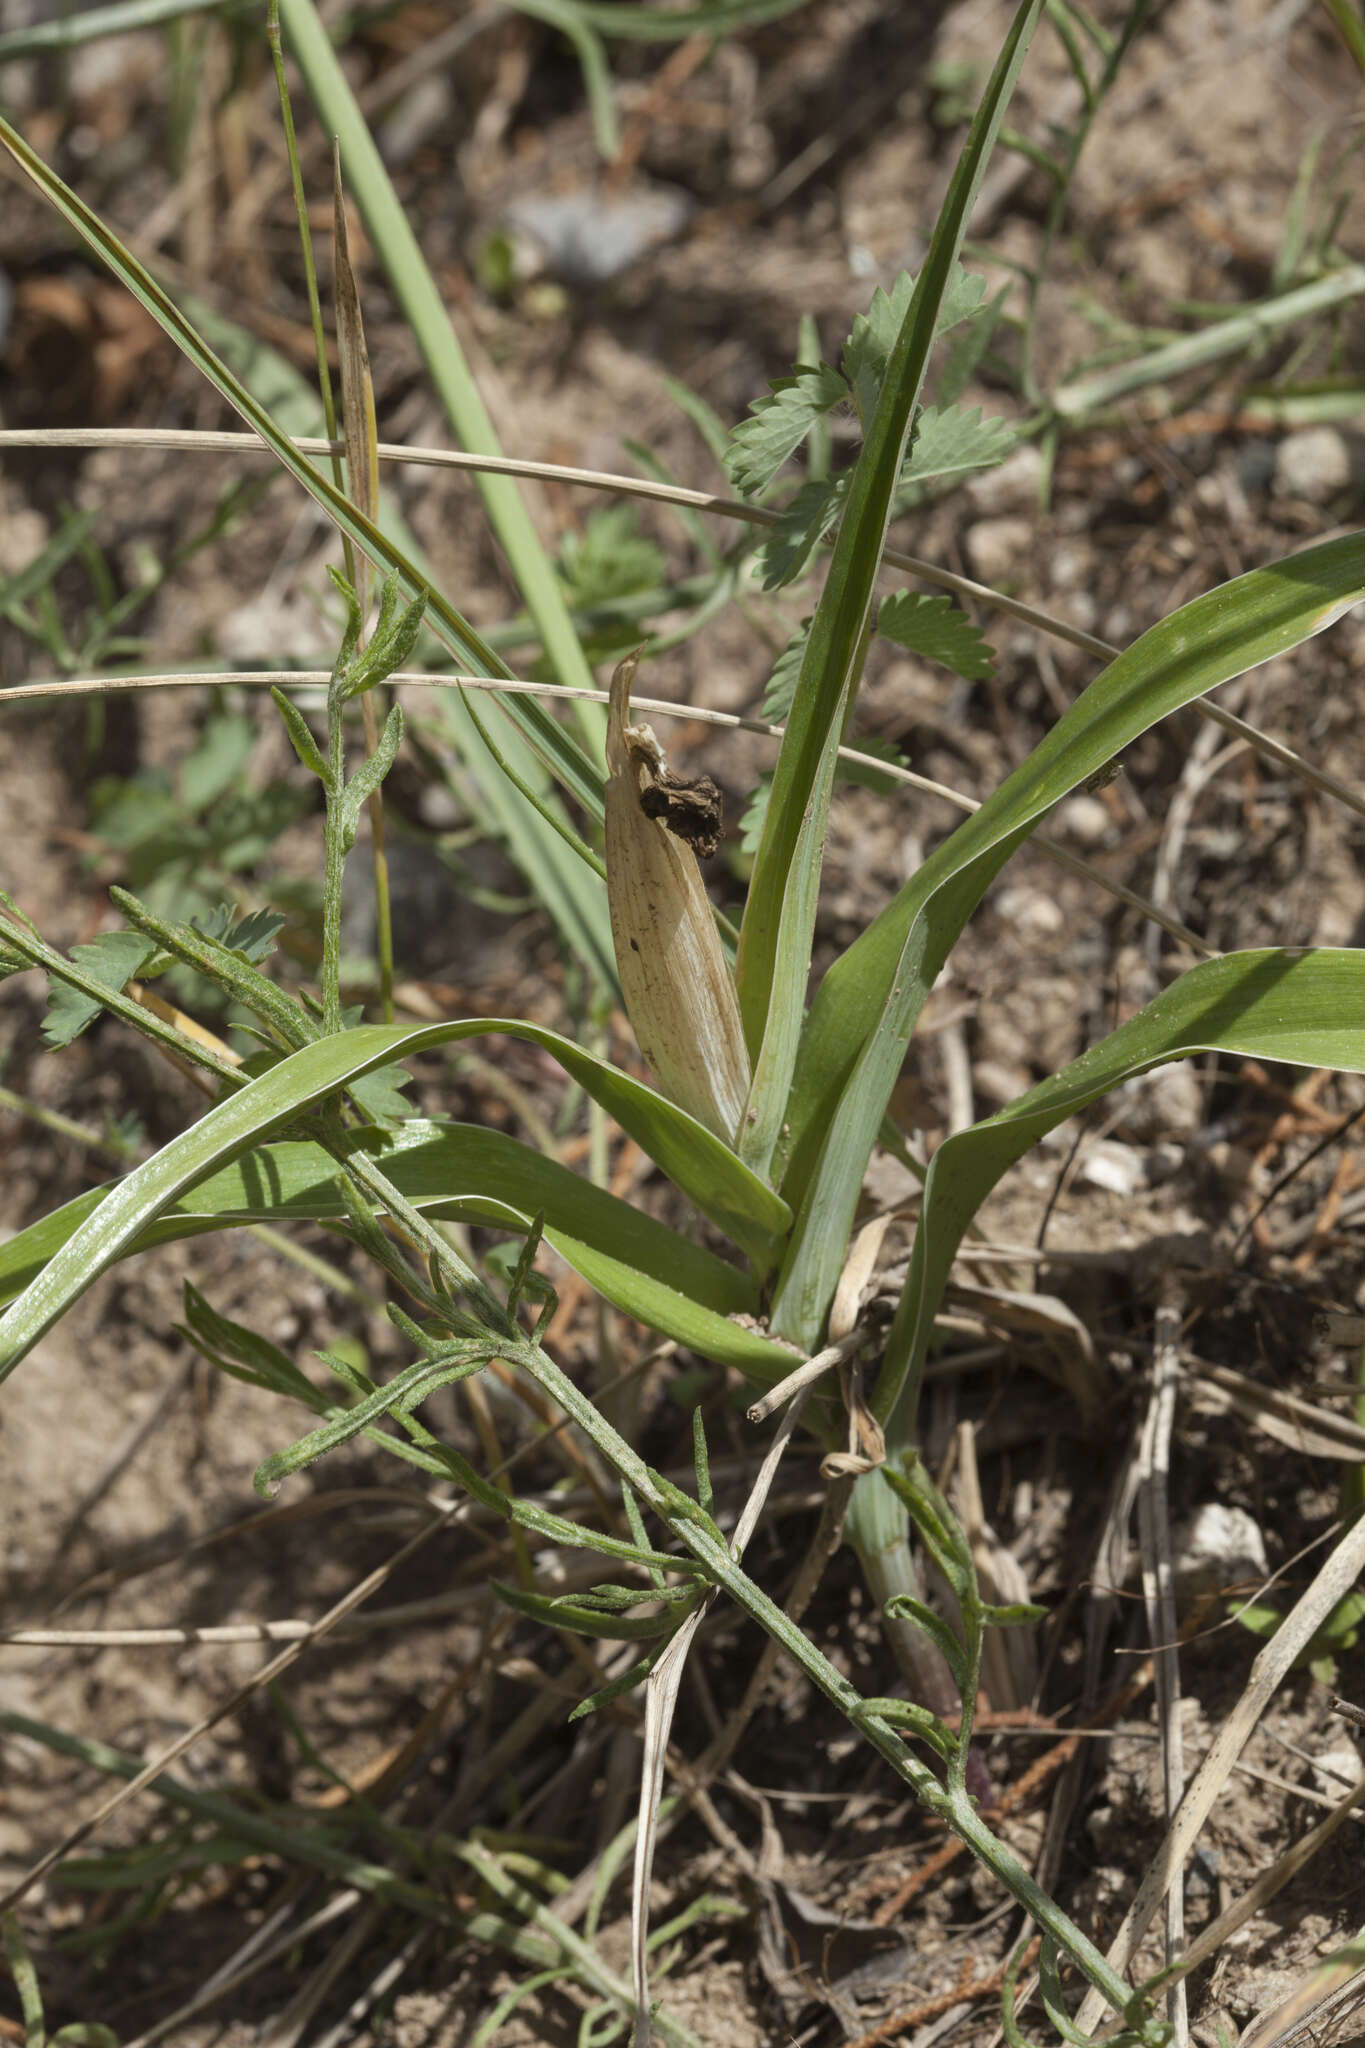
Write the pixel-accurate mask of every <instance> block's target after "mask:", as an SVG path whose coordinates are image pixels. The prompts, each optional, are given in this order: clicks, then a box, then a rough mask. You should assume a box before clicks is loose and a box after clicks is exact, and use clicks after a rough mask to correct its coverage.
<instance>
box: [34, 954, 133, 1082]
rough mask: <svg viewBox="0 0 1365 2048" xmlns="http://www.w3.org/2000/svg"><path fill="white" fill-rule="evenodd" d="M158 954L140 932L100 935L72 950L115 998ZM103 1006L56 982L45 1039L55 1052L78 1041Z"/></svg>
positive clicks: (73, 957) (44, 1029)
mask: <svg viewBox="0 0 1365 2048" xmlns="http://www.w3.org/2000/svg"><path fill="white" fill-rule="evenodd" d="M155 952H156V946H155V943H154V942H153V941H152V940H151V939H148V938H146V937H145V936H144V935H143V933H141V932H129V931H117V932H101V933H100V935H99V937H98V938H97V939H91V940H89V941H88V942H87V943H86V944H85V945H83V946H73V947H72V948H71V957H72V959H73V960H74V961H75V962H76V964H77V965H78V966H79V967H83V968H84V969H85V972H86V973H87V974H88V975H90V977H91V978H92V980H94V981H97V982H99V983H100V985H101V987H103V988H107V989H108V990H109V991H110V993H111V994H112V995H117V994H118V991H119V990H120V989H121V988H122V987H123V986H124V984H125V983H126V982H129V981H131V980H132V978H133V976H134V975H135V974H138V973H140V972H141V970H142V968H143V967H144V966H145V965H146V963H147V962H148V961H149V960H150V959H151V957H152V955H153V954H154V953H155ZM99 1013H100V1006H99V1004H98V1003H97V1002H96V1000H95V998H94V997H93V996H88V995H85V994H83V993H82V991H81V990H80V989H77V988H70V987H68V986H67V984H66V983H65V982H55V981H54V982H53V984H52V992H51V994H50V995H49V997H48V1002H47V1015H46V1016H45V1017H44V1019H43V1037H44V1039H45V1040H46V1041H47V1043H48V1045H50V1046H51V1047H52V1049H53V1051H54V1052H55V1051H57V1050H59V1048H60V1047H62V1046H64V1045H70V1044H71V1042H72V1040H73V1039H76V1038H79V1037H80V1035H81V1033H82V1031H84V1030H85V1028H86V1026H87V1024H91V1023H93V1022H94V1020H95V1018H96V1017H98V1015H99Z"/></svg>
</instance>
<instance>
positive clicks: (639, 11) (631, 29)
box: [514, 0, 806, 43]
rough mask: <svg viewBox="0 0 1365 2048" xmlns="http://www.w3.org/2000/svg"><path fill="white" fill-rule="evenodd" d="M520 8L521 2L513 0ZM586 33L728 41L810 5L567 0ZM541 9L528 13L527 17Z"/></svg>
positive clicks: (796, 0)
mask: <svg viewBox="0 0 1365 2048" xmlns="http://www.w3.org/2000/svg"><path fill="white" fill-rule="evenodd" d="M514 4H516V5H519V4H520V0H514ZM567 4H568V5H571V6H572V9H573V12H574V13H575V14H576V15H577V17H578V19H579V20H580V21H581V22H582V23H583V25H584V26H585V27H586V28H593V29H596V30H597V32H598V34H599V35H604V36H616V37H619V39H620V40H621V41H622V42H634V43H677V42H681V41H682V40H683V38H684V37H685V36H697V35H702V36H728V35H734V34H736V33H737V32H738V31H739V30H740V29H745V28H758V27H760V26H761V25H762V24H763V23H764V22H765V21H780V20H781V18H782V16H783V15H784V14H795V13H796V11H797V9H798V8H799V7H804V6H805V4H806V0H700V4H699V5H698V6H695V7H679V8H677V9H674V8H670V7H636V6H631V5H629V4H627V0H567ZM535 11H537V10H534V9H530V10H528V12H535Z"/></svg>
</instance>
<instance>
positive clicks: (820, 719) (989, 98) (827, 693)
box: [737, 0, 1043, 1174]
mask: <svg viewBox="0 0 1365 2048" xmlns="http://www.w3.org/2000/svg"><path fill="white" fill-rule="evenodd" d="M1042 7H1043V0H1023V5H1022V6H1021V7H1020V8H1019V10H1018V12H1017V14H1016V16H1015V19H1014V23H1013V26H1012V27H1011V29H1010V32H1009V35H1008V37H1007V38H1006V41H1005V45H1004V47H1003V49H1002V51H1001V53H1000V56H999V58H998V60H997V62H996V65H995V68H994V70H993V71H992V73H991V77H990V80H989V82H988V84H987V86H986V90H985V92H984V94H983V96H982V100H981V105H980V107H979V108H978V110H977V114H976V117H975V119H974V120H973V122H972V126H971V130H970V132H969V134H968V137H967V140H966V143H965V144H964V146H963V151H962V155H961V158H960V159H959V162H958V166H957V169H956V171H955V172H954V174H953V181H952V184H951V186H950V187H949V190H948V196H947V198H946V199H945V201H944V204H943V208H942V211H941V212H940V215H939V219H938V224H937V227H936V228H935V231H934V238H933V241H932V243H931V245H930V248H929V253H928V255H927V257H926V258H925V263H924V268H923V269H922V271H921V272H920V276H919V280H918V282H917V284H916V286H915V292H914V296H913V298H912V299H911V302H910V305H909V307H908V309H907V311H906V315H905V318H904V320H903V321H902V323H901V329H900V333H899V335H898V336H897V339H896V344H895V347H894V349H893V350H892V352H891V355H890V358H889V360H888V362H887V367H886V374H885V377H884V379H883V383H882V391H881V397H880V400H879V402H878V405H877V409H876V413H875V414H874V416H873V419H872V423H871V425H870V427H869V428H868V431H867V439H866V442H865V444H864V446H863V450H862V453H861V455H860V456H859V459H858V462H857V465H856V467H855V469H854V471H853V475H852V481H851V484H850V486H849V494H848V502H847V508H846V510H845V513H844V518H843V523H842V525H841V527H840V529H839V536H838V539H837V540H836V542H835V547H834V553H833V556H832V558H831V561H830V567H829V575H828V578H827V580H826V583H825V587H824V590H823V591H822V593H821V596H820V602H819V604H818V605H817V607H816V611H815V616H814V619H813V620H812V622H811V630H810V636H809V639H808V641H807V644H806V651H805V655H804V657H803V660H802V663H801V677H800V681H799V683H798V685H797V689H796V696H795V700H794V702H793V705H792V712H791V717H790V719H789V720H788V724H787V731H786V735H785V737H784V739H783V741H782V747H781V751H780V753H779V755H778V758H777V768H776V771H775V774H774V778H773V788H772V795H771V798H770V799H769V803H768V809H767V813H766V816H765V819H764V826H763V833H762V837H761V839H760V841H759V847H758V853H757V855H756V857H755V861H754V869H753V875H752V878H751V881H750V885H749V896H748V901H747V904H746V906H745V913H744V924H743V929H742V931H741V935H740V946H739V958H738V964H737V980H738V986H739V996H740V1008H741V1012H742V1015H743V1018H744V1032H745V1037H746V1039H747V1041H748V1045H749V1052H750V1056H751V1059H752V1061H753V1068H754V1082H753V1092H752V1095H751V1098H750V1110H749V1115H748V1118H747V1120H746V1124H745V1127H744V1131H743V1135H742V1139H741V1143H742V1145H743V1151H744V1157H745V1158H746V1159H747V1160H748V1162H749V1163H750V1165H752V1166H753V1167H754V1168H755V1170H756V1171H757V1172H760V1173H765V1174H766V1172H767V1171H768V1167H769V1163H770V1161H771V1159H772V1156H773V1151H774V1148H775V1146H776V1144H777V1141H778V1135H779V1132H780V1130H781V1127H782V1123H783V1119H784V1116H785V1113H786V1106H787V1096H788V1092H789V1089H790V1086H791V1079H792V1073H793V1069H794V1067H795V1064H796V1058H797V1047H798V1043H799V1039H800V1033H801V1020H802V1017H803V1015H804V1011H805V1000H806V982H807V978H808V976H809V972H810V952H811V936H812V933H813V931H814V926H815V907H816V899H817V896H818V894H819V888H820V862H821V853H822V850H823V847H824V839H825V828H826V823H827V819H828V814H829V800H830V792H831V790H832V789H833V786H834V770H835V763H836V759H837V752H838V747H839V745H840V743H841V741H842V740H843V738H844V730H845V727H846V725H847V722H848V715H849V711H850V709H851V706H852V699H853V695H854V692H855V691H856V689H857V684H858V677H859V674H860V671H861V665H862V657H863V652H864V649H865V645H866V635H867V629H868V622H869V616H870V610H871V604H872V594H873V587H874V584H875V582H876V576H877V569H878V566H879V564H880V561H881V551H882V547H883V544H884V542H885V538H886V529H887V525H888V522H889V520H890V517H891V508H892V501H893V498H894V496H895V490H896V484H897V480H898V478H899V476H900V469H901V462H902V460H903V457H904V454H905V446H906V441H907V438H908V436H909V433H910V428H911V424H912V422H913V420H914V416H915V407H916V405H917V403H918V400H919V395H920V390H921V387H922V385H923V381H924V372H925V368H926V365H927V363H928V360H929V352H930V350H931V348H932V347H933V342H934V335H935V331H936V327H937V320H938V313H939V308H940V305H941V304H942V301H943V295H944V292H945V291H946V289H947V287H948V283H949V279H950V277H951V275H952V271H953V265H954V264H955V262H956V260H957V256H958V251H959V248H960V246H961V243H962V237H963V235H964V233H965V232H966V227H967V222H968V220H969V219H970V217H971V210H972V206H973V204H974V202H975V199H976V194H977V191H978V190H979V188H980V183H981V179H982V177H983V176H984V174H985V169H986V163H987V160H988V158H989V156H990V152H991V148H992V145H993V143H994V141H995V136H996V132H997V130H998V128H999V125H1000V122H1001V119H1002V117H1003V114H1004V110H1005V107H1006V105H1007V103H1008V100H1009V97H1010V94H1011V92H1012V91H1013V88H1014V82H1015V79H1016V78H1017V76H1018V74H1019V69H1020V66H1021V65H1022V63H1023V61H1024V53H1025V51H1026V50H1027V48H1028V44H1029V39H1030V37H1031V36H1032V33H1033V30H1034V27H1035V26H1036V24H1037V20H1038V17H1039V15H1040V14H1041V12H1042Z"/></svg>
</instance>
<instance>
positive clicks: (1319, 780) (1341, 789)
mask: <svg viewBox="0 0 1365 2048" xmlns="http://www.w3.org/2000/svg"><path fill="white" fill-rule="evenodd" d="M294 445H295V447H296V448H297V449H298V451H299V453H300V454H302V455H334V454H340V453H341V452H343V451H342V448H341V444H340V443H339V442H336V441H325V440H321V439H316V438H303V439H300V440H298V441H296V442H295V443H294ZM119 446H122V447H135V448H177V449H184V450H187V451H189V452H192V453H208V452H212V451H213V450H214V449H222V450H229V451H236V452H237V453H264V452H265V449H264V444H263V443H262V442H261V441H260V439H259V438H258V436H256V435H255V434H239V433H229V432H212V433H202V434H201V433H194V432H190V431H188V430H185V429H180V430H177V429H172V428H143V427H121V428H120V427H46V428H17V427H12V428H5V429H0V448H4V447H27V448H62V447H65V448H98V447H119ZM378 455H379V459H380V461H381V462H416V463H425V464H429V465H432V466H437V467H444V468H449V469H470V470H475V471H479V472H481V473H484V474H493V475H498V476H522V477H549V478H553V479H555V480H557V481H558V482H560V483H565V484H577V485H581V486H582V487H584V488H585V489H588V490H597V491H617V492H619V493H620V494H621V495H622V496H623V497H630V498H654V499H657V500H660V501H661V502H662V503H664V504H670V505H685V506H688V507H690V508H692V509H693V510H695V511H699V512H714V513H716V514H718V515H719V516H720V517H721V518H723V519H740V520H743V521H744V522H745V523H746V524H748V525H750V526H764V527H771V526H776V525H777V524H778V523H779V521H780V517H781V515H780V514H779V513H777V512H773V511H770V510H769V509H768V508H767V507H766V506H763V505H750V504H748V503H746V502H745V501H744V500H743V499H740V498H727V497H722V496H719V495H717V494H716V493H715V492H713V491H692V490H687V489H685V488H683V487H682V486H681V485H677V484H663V483H657V482H655V481H654V479H653V478H652V477H638V476H619V475H615V474H613V473H611V472H610V471H606V470H597V469H576V468H571V467H568V466H566V465H562V464H557V463H552V462H528V461H523V460H521V459H520V458H518V457H515V456H508V455H478V454H472V453H469V452H467V451H465V450H463V449H451V448H405V447H403V446H401V445H400V444H399V443H397V442H393V441H381V442H380V443H379V447H378ZM882 560H883V562H885V563H886V565H887V566H888V567H889V568H892V569H903V570H904V571H905V572H906V574H907V575H910V576H917V577H918V578H919V579H920V581H921V582H923V583H931V584H933V585H934V586H935V587H936V588H937V589H940V590H946V591H949V592H950V593H951V594H952V595H953V596H955V597H962V598H966V599H967V600H968V601H969V602H971V603H973V604H979V605H983V606H987V607H989V608H990V609H991V610H993V611H998V612H1003V613H1005V614H1006V616H1007V617H1009V618H1013V619H1018V620H1019V621H1020V622H1021V624H1023V625H1026V626H1033V627H1035V628H1036V629H1037V630H1038V631H1039V632H1041V633H1048V634H1050V635H1051V636H1052V637H1053V639H1056V640H1063V641H1065V642H1066V643H1067V644H1068V645H1069V646H1071V647H1079V648H1080V649H1081V650H1082V652H1083V653H1086V654H1090V655H1093V656H1094V657H1095V659H1096V660H1097V661H1102V662H1109V661H1113V660H1115V659H1116V658H1117V656H1118V655H1119V654H1120V653H1121V652H1122V650H1121V649H1120V648H1118V647H1115V646H1113V645H1111V643H1110V642H1109V641H1107V640H1101V639H1100V638H1099V637H1098V635H1096V634H1094V633H1087V632H1085V631H1084V630H1083V629H1082V628H1081V627H1079V626H1073V625H1071V624H1070V623H1069V622H1068V621H1067V620H1065V619H1059V618H1057V617H1055V616H1054V615H1053V614H1052V613H1050V612H1045V611H1042V610H1040V609H1039V607H1038V606H1036V605H1030V604H1025V603H1023V601H1022V600H1021V599H1019V598H1015V597H1007V596H1006V595H1005V594H1004V593H1003V592H1002V591H998V590H992V589H991V588H990V586H989V585H988V584H985V583H977V582H974V581H973V579H972V578H971V577H970V576H958V575H956V574H955V573H954V572H953V571H952V570H951V569H943V568H940V566H939V565H938V563H937V562H927V561H925V560H923V558H922V557H920V556H918V555H908V554H906V553H904V552H903V550H901V549H900V548H886V549H884V550H883V554H882ZM11 694H13V693H12V692H6V695H11ZM1194 709H1195V710H1196V711H1197V712H1198V713H1199V715H1200V717H1201V718H1207V719H1210V720H1211V721H1212V722H1213V723H1214V724H1215V725H1221V726H1222V728H1223V730H1224V731H1225V732H1229V733H1232V734H1234V735H1235V737H1237V738H1238V739H1242V740H1245V741H1246V743H1247V745H1248V746H1250V747H1254V748H1255V749H1256V751H1257V753H1258V754H1264V755H1265V757H1266V758H1267V760H1270V761H1275V762H1277V763H1278V764H1279V766H1280V767H1282V768H1287V769H1289V770H1290V772H1291V773H1292V774H1294V775H1297V776H1300V777H1301V778H1302V780H1303V781H1305V782H1307V783H1308V784H1310V786H1311V787H1312V788H1314V789H1317V790H1320V791H1321V792H1322V794H1323V795H1324V796H1331V797H1335V799H1336V801H1337V802H1338V803H1340V804H1344V805H1345V807H1346V809H1347V810H1349V811H1354V812H1355V814H1356V815H1357V817H1362V818H1365V796H1362V795H1361V794H1360V792H1359V791H1357V790H1354V789H1352V788H1351V787H1350V785H1349V784H1347V783H1345V782H1341V781H1339V780H1338V778H1337V777H1336V776H1335V775H1330V774H1328V772H1327V771H1326V770H1325V769H1322V768H1318V767H1316V766H1315V765H1314V763H1313V762H1311V761H1305V760H1304V758H1303V756H1302V755H1301V754H1297V753H1295V751H1294V749H1293V748H1292V747H1287V746H1285V745H1284V743H1283V741H1281V740H1276V739H1272V738H1271V737H1270V735H1269V734H1268V733H1263V732H1262V731H1261V730H1260V728H1259V727H1257V726H1254V725H1250V724H1248V722H1247V721H1246V720H1245V719H1244V718H1238V717H1237V715H1236V714H1235V713H1234V712H1231V711H1225V710H1224V709H1223V707H1222V706H1221V705H1220V704H1214V703H1211V702H1209V700H1208V699H1207V698H1204V697H1200V698H1198V699H1196V701H1195V705H1194ZM877 765H878V766H879V767H880V766H882V765H883V764H882V763H880V762H879V763H878V764H877ZM1158 921H1159V920H1158Z"/></svg>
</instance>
